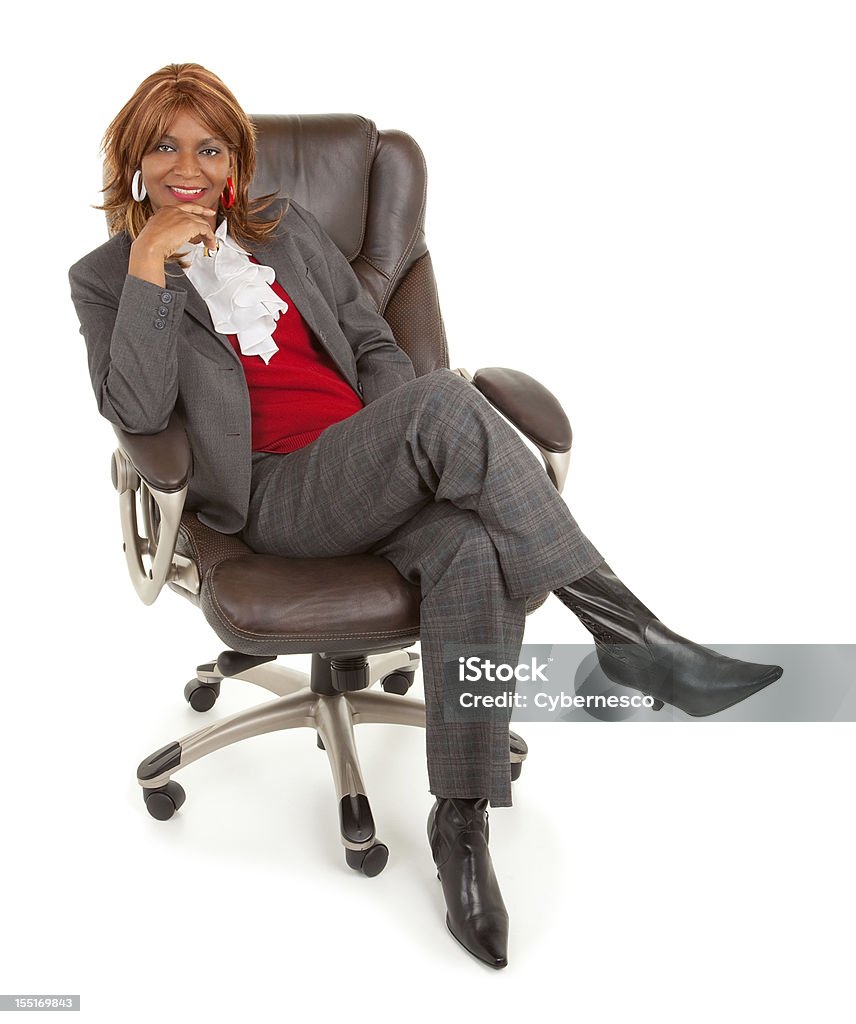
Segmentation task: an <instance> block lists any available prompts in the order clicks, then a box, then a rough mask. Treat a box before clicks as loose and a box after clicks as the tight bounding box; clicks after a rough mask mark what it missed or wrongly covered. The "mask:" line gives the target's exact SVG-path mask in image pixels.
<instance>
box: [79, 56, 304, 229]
mask: <svg viewBox="0 0 856 1024" xmlns="http://www.w3.org/2000/svg"><path fill="white" fill-rule="evenodd" d="M182 111H189V112H190V113H192V114H193V115H194V116H195V117H196V118H197V119H198V120H199V121H200V122H201V123H202V124H204V125H205V126H206V127H207V128H208V129H209V130H210V131H211V132H212V134H214V135H216V136H217V137H218V138H221V139H223V141H224V142H225V143H226V145H227V146H228V147H229V149H230V150H232V152H233V153H234V154H235V173H234V175H233V176H232V180H233V182H234V186H235V205H234V206H233V207H232V209H231V210H229V233H230V235H232V237H233V238H234V239H235V241H237V242H238V243H239V244H240V245H243V246H245V247H246V248H252V247H253V246H254V245H257V244H258V243H259V242H262V241H263V240H264V239H265V238H267V237H268V235H270V234H271V232H272V231H273V230H274V229H275V228H276V226H277V225H278V224H279V222H280V220H281V219H282V212H280V213H279V215H278V216H276V217H274V218H272V219H270V220H263V219H260V218H259V217H258V214H259V213H260V212H261V211H262V210H264V209H265V208H266V207H267V206H269V205H270V203H271V202H272V201H273V199H274V198H275V195H268V196H263V197H262V198H260V199H255V200H250V197H249V187H250V182H251V181H252V180H253V174H254V173H255V170H256V130H255V127H254V125H253V123H252V121H251V120H250V119H249V118H248V117H247V115H246V114H245V113H244V111H243V110H242V109H241V107H240V105H239V104H238V101H237V100H236V99H235V97H234V96H233V95H232V93H231V92H230V91H229V90H228V89H227V88H226V86H225V85H224V84H223V83H222V82H221V81H220V79H219V78H218V77H217V76H216V75H215V74H212V73H211V72H210V71H208V70H206V69H205V68H203V67H202V66H201V65H199V64H168V65H167V66H166V67H165V68H161V69H160V71H156V72H155V73H154V74H153V75H149V77H148V78H147V79H145V81H143V82H141V83H140V85H139V86H138V87H137V90H136V92H135V93H134V95H133V96H132V97H131V98H130V99H129V100H128V102H127V103H126V104H125V106H124V107H122V109H121V110H120V111H119V113H118V114H117V115H116V117H115V118H114V119H113V121H112V122H111V124H110V127H109V128H108V129H107V131H106V132H105V134H104V141H103V143H102V146H103V151H104V158H105V162H106V184H105V186H104V189H103V191H104V205H103V206H99V207H98V209H99V210H104V211H106V213H107V221H108V224H109V226H110V234H112V235H115V234H117V233H118V232H119V231H122V230H124V231H127V232H128V234H129V235H130V236H131V238H136V237H137V235H139V233H140V232H141V231H142V229H143V226H144V224H145V223H146V221H147V220H148V219H149V217H151V216H152V208H151V204H150V203H149V200H148V199H144V200H143V201H142V202H141V203H138V202H136V201H135V200H134V197H133V196H132V194H131V182H132V181H133V178H134V173H135V172H136V171H137V170H138V169H139V167H140V165H141V163H142V160H143V156H145V154H146V153H147V152H149V150H150V149H151V148H152V146H154V145H155V143H156V142H157V141H158V140H159V139H160V138H161V136H163V135H164V134H166V132H167V130H168V129H169V126H170V125H171V124H172V122H173V121H174V120H175V118H176V116H177V115H178V114H179V113H180V112H182ZM283 212H284V211H283Z"/></svg>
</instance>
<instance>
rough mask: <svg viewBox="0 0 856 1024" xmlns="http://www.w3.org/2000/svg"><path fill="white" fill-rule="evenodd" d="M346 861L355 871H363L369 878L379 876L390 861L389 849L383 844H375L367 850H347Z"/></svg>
mask: <svg viewBox="0 0 856 1024" xmlns="http://www.w3.org/2000/svg"><path fill="white" fill-rule="evenodd" d="M345 860H346V861H347V864H348V867H349V868H353V869H354V871H362V873H363V874H364V875H367V876H368V877H369V878H374V876H375V875H379V874H380V873H381V871H383V869H384V868H385V867H386V862H387V861H388V860H389V849H388V848H387V847H386V846H385V845H384V844H383V843H375V844H374V846H370V847H369V848H368V849H367V850H350V849H347V848H346V849H345Z"/></svg>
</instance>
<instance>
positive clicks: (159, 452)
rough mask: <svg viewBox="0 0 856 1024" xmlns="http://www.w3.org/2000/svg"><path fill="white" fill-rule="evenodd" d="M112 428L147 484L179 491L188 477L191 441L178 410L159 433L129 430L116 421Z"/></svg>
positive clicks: (191, 463)
mask: <svg viewBox="0 0 856 1024" xmlns="http://www.w3.org/2000/svg"><path fill="white" fill-rule="evenodd" d="M113 429H114V430H115V431H116V436H117V437H118V438H119V443H120V444H121V446H122V449H123V451H124V452H125V454H126V455H127V457H128V459H129V460H130V462H131V464H132V465H133V467H134V469H135V470H136V471H137V473H139V475H140V476H141V477H142V478H143V480H145V482H146V483H147V484H148V485H149V486H150V487H154V488H157V490H159V491H167V492H172V491H180V490H181V488H182V487H184V485H185V484H186V483H187V481H188V480H189V479H190V470H191V467H192V465H193V462H192V456H191V452H190V442H189V441H188V440H187V434H185V432H184V424H183V423H182V421H181V419H180V418H179V416H178V414H177V413H173V414H172V416H171V417H170V421H169V423H168V424H167V426H166V429H164V430H162V431H161V432H160V433H159V434H129V433H128V432H127V430H122V428H121V427H117V426H115V424H114V426H113ZM113 486H114V487H115V486H116V479H115V477H114V479H113Z"/></svg>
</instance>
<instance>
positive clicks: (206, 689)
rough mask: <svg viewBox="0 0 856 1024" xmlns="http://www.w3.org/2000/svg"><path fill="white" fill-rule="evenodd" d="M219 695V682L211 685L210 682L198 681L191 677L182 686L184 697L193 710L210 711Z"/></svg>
mask: <svg viewBox="0 0 856 1024" xmlns="http://www.w3.org/2000/svg"><path fill="white" fill-rule="evenodd" d="M219 696H220V684H219V683H218V684H217V685H216V686H212V685H211V684H210V683H200V682H199V680H198V679H191V680H190V682H189V683H188V684H187V686H185V688H184V699H185V700H186V701H187V703H188V704H189V705H190V706H191V707H192V708H193V710H194V711H210V710H211V708H213V707H214V704H215V702H216V700H217V698H218V697H219Z"/></svg>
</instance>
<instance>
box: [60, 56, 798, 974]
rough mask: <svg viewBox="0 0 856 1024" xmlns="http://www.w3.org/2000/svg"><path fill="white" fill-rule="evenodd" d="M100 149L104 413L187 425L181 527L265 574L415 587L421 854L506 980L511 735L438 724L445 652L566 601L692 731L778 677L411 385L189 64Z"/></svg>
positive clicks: (131, 111)
mask: <svg viewBox="0 0 856 1024" xmlns="http://www.w3.org/2000/svg"><path fill="white" fill-rule="evenodd" d="M104 148H105V154H106V158H107V164H108V170H109V177H108V182H107V185H106V187H105V190H104V191H105V204H104V209H105V210H107V212H108V216H109V219H110V224H111V229H112V232H113V237H112V238H111V239H110V241H108V242H107V243H105V244H104V245H102V246H101V247H100V248H98V249H96V250H95V251H94V252H92V253H90V254H89V255H88V256H86V257H84V259H82V260H81V261H80V262H79V263H77V264H76V265H75V266H74V267H73V268H72V270H71V273H70V279H71V286H72V297H73V299H74V302H75V306H76V308H77V312H78V316H79V318H80V323H81V332H82V334H83V336H84V338H85V340H86V345H87V350H88V354H89V367H90V373H91V376H92V383H93V387H94V389H95V394H96V398H97V401H98V407H99V410H100V411H101V413H102V414H103V415H104V416H106V417H107V418H108V419H109V420H110V421H111V422H113V423H115V424H117V425H119V426H120V427H122V428H123V429H124V430H127V431H130V432H136V433H153V432H156V431H159V430H161V429H163V428H164V427H165V426H166V424H167V422H168V419H169V417H170V414H171V413H172V410H173V408H174V406H175V405H176V403H177V402H178V403H180V404H181V406H182V408H183V412H184V417H185V422H186V430H187V433H188V436H189V439H190V443H191V446H192V448H193V452H194V474H193V478H192V480H191V483H190V489H189V493H188V500H187V508H188V509H191V510H195V511H196V512H197V514H198V517H199V519H200V520H201V521H202V522H204V523H206V524H207V525H209V526H211V527H213V528H214V529H217V530H220V531H222V532H224V533H239V534H240V535H241V536H242V538H243V539H244V540H245V541H246V542H247V543H248V544H249V545H250V547H252V548H253V549H254V550H256V551H259V552H266V553H270V554H279V555H286V556H292V557H325V556H335V555H345V554H355V553H359V552H370V553H373V554H378V555H382V556H384V557H386V558H388V559H389V560H390V561H391V562H392V563H393V564H394V565H395V566H396V567H397V568H398V570H399V572H401V574H402V575H403V576H405V577H406V578H407V579H409V580H411V581H412V582H414V583H416V584H418V585H419V586H420V588H421V592H422V603H421V608H420V621H421V640H422V657H423V668H424V683H425V696H426V707H427V730H426V746H427V759H428V773H429V783H430V789H431V792H432V793H433V794H434V795H435V797H436V801H435V804H434V806H433V808H432V810H431V813H430V816H429V840H430V845H431V851H432V854H433V856H434V860H435V863H436V865H437V868H438V874H439V877H440V879H441V881H442V884H443V891H444V896H445V899H446V905H447V908H448V916H447V924H448V927H449V929H450V931H451V932H452V934H453V935H454V936H455V938H456V939H457V940H458V941H459V942H460V943H461V944H462V945H463V946H464V947H465V948H466V949H467V950H469V951H470V952H471V953H473V954H474V955H475V956H477V957H478V958H479V959H480V960H482V961H483V962H485V963H487V964H489V965H490V966H492V967H504V966H505V964H506V962H507V959H506V948H507V933H508V915H507V913H506V910H505V906H504V904H503V900H502V895H501V893H500V890H499V886H498V883H497V880H496V877H495V875H494V872H493V867H492V864H491V859H490V853H489V849H488V828H487V807H488V804H489V803H490V804H492V805H493V806H500V807H501V806H509V805H510V804H511V793H510V781H509V762H508V722H507V719H505V720H497V721H494V722H489V723H485V722H462V723H460V722H459V723H450V722H445V721H444V718H443V685H442V679H443V665H442V644H443V642H444V641H447V642H456V643H472V644H474V645H476V644H480V645H485V644H490V645H498V646H499V647H500V648H501V649H502V650H504V651H508V652H509V657H510V658H513V659H516V653H517V651H518V650H519V645H520V643H521V640H522V637H523V627H524V619H525V613H526V599H527V597H531V596H535V595H538V594H543V593H545V592H547V591H553V592H555V593H556V595H557V596H558V597H559V599H560V600H561V601H562V602H563V603H564V604H565V605H567V607H568V608H570V609H571V610H572V611H573V612H574V613H575V614H576V615H577V616H578V617H579V618H580V620H581V621H582V622H583V623H584V625H585V626H586V627H587V628H588V629H589V630H590V631H591V632H592V634H593V635H594V638H595V644H596V647H597V651H598V657H599V659H600V663H601V666H602V668H603V669H604V671H605V672H606V674H607V675H608V676H609V677H610V678H611V679H614V680H616V681H619V682H622V683H625V684H628V685H630V686H633V687H635V688H636V689H638V690H641V691H643V692H644V693H646V694H650V695H651V696H652V697H654V698H656V699H660V700H665V701H668V702H669V703H671V704H674V705H675V706H676V707H679V708H681V709H682V710H684V711H686V712H688V713H689V714H692V715H706V714H713V713H715V712H716V711H719V710H722V709H723V708H726V707H729V706H730V705H732V704H734V703H736V702H737V701H740V700H743V699H744V698H745V697H748V696H750V695H751V694H752V693H755V692H756V691H757V690H759V689H761V688H762V687H763V686H766V685H768V684H769V683H771V682H773V681H774V680H775V679H777V678H778V677H779V676H780V675H781V669H780V668H779V667H778V666H771V665H754V664H750V663H747V662H740V661H735V660H733V659H729V658H725V657H722V656H721V655H718V654H716V653H715V652H713V651H709V650H707V649H705V648H703V647H699V646H698V645H696V644H693V643H691V642H690V641H689V640H686V639H684V638H683V637H679V636H677V635H676V634H674V633H672V632H671V631H670V630H669V629H667V628H666V627H665V626H664V625H663V624H662V623H661V622H660V621H659V620H658V619H657V618H656V617H655V616H654V615H653V613H652V612H651V611H649V610H648V609H647V608H646V607H645V606H644V605H643V604H642V603H641V602H640V601H638V600H637V599H636V597H634V595H633V594H632V593H630V591H629V590H628V589H627V588H626V587H625V586H624V585H623V584H622V583H621V581H620V580H618V579H617V578H616V576H615V575H614V573H612V571H611V570H610V568H609V566H608V565H607V564H606V563H605V562H604V560H603V557H602V556H601V554H600V553H599V552H598V551H597V550H596V548H595V547H594V546H593V545H592V544H591V542H590V541H589V540H588V539H587V538H586V537H585V536H584V535H583V534H582V532H581V531H580V529H579V527H578V526H577V524H576V522H575V521H574V518H573V516H572V515H571V514H570V512H569V510H568V508H567V506H566V505H565V503H564V501H563V500H562V499H561V497H560V496H559V495H558V493H557V492H556V490H555V488H554V487H553V486H552V485H551V484H550V482H549V480H548V478H547V476H546V474H545V473H544V472H543V470H542V469H541V467H540V465H539V463H538V461H537V460H536V459H535V458H534V456H533V455H532V454H531V452H530V451H529V449H528V448H527V447H526V446H525V445H524V444H523V442H522V441H521V440H520V438H519V437H518V435H517V434H516V433H515V432H514V431H513V430H512V429H511V428H510V427H509V426H508V424H507V423H506V422H505V420H504V419H503V418H502V417H500V416H499V415H497V414H496V413H495V412H494V411H493V409H492V408H491V407H490V406H489V404H488V403H487V402H485V401H484V399H483V398H482V397H481V396H480V395H479V394H478V392H477V391H476V390H475V389H474V388H473V387H472V386H471V385H469V384H468V383H467V382H466V381H464V380H463V379H462V378H461V377H459V376H457V375H456V374H453V373H450V372H449V371H447V370H439V371H436V372H434V373H431V374H427V375H424V376H422V377H420V378H416V377H415V375H414V372H413V367H412V365H411V363H410V361H409V360H408V358H407V356H406V355H405V354H404V353H403V352H402V351H401V350H400V349H399V348H398V346H397V345H396V343H395V340H394V338H393V336H392V333H391V331H390V329H389V327H388V325H387V324H386V322H385V321H384V320H383V318H382V317H380V316H379V315H378V314H377V312H376V311H375V309H374V306H373V305H372V303H371V302H370V300H369V299H368V298H367V297H366V296H365V294H364V293H363V291H362V289H361V286H360V284H359V282H358V280H357V278H356V276H355V275H354V273H353V272H352V270H351V268H350V266H349V265H348V263H347V260H346V259H345V258H344V257H343V256H342V254H341V253H340V252H339V250H338V248H337V247H336V245H335V244H334V243H333V242H332V241H331V239H330V238H329V237H328V236H327V235H326V234H325V233H324V231H323V230H322V229H321V227H320V226H319V224H318V222H317V221H316V220H315V218H314V217H313V216H312V215H311V214H310V213H309V212H308V211H307V210H304V209H302V208H301V207H300V206H299V205H298V204H296V203H294V202H290V203H286V204H282V203H276V204H275V203H273V202H266V201H264V200H260V201H256V202H255V203H251V202H250V201H249V198H248V186H249V183H250V181H251V179H252V176H253V173H254V168H255V142H254V131H253V127H252V124H251V123H250V121H249V120H248V118H247V116H246V115H245V114H244V112H243V111H242V110H241V108H240V107H239V106H238V104H237V102H236V100H235V98H234V97H233V96H232V94H231V93H230V92H229V91H228V90H227V89H226V87H225V86H224V85H223V83H222V82H221V81H220V80H219V79H218V78H217V77H216V76H214V75H212V74H211V73H210V72H208V71H206V70H205V69H203V68H201V67H199V66H198V65H193V64H183V65H171V66H169V67H166V68H163V69H162V70H161V71H158V72H157V73H155V74H154V75H151V76H150V77H149V78H147V79H146V80H145V81H144V82H143V83H142V84H141V85H140V87H139V88H138V89H137V91H136V92H135V94H134V96H133V97H132V98H131V99H130V100H129V102H128V103H127V104H126V105H125V107H124V108H123V109H122V111H120V113H119V114H118V116H117V117H116V119H115V120H114V121H113V123H112V124H111V125H110V127H109V128H108V130H107V134H106V136H105V144H104ZM176 260H178V261H180V262H179V266H178V267H176V265H175V261H176ZM168 264H172V265H171V266H167V265H168ZM240 371H242V372H240ZM355 451H359V453H360V457H359V460H358V468H355V460H354V459H353V453H354V452H355Z"/></svg>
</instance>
